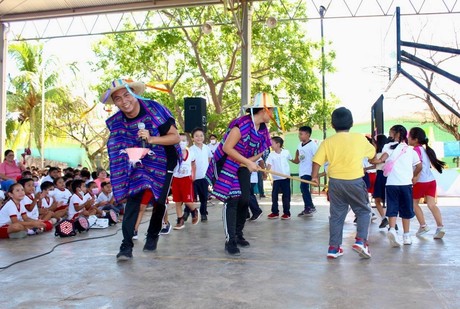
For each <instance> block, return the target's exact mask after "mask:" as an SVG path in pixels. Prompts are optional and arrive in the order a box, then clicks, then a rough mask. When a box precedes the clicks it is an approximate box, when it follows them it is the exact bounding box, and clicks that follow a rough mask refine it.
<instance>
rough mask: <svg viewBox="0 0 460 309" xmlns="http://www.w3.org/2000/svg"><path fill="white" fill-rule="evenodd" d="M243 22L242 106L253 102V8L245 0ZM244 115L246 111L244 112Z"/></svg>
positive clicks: (243, 3) (243, 2)
mask: <svg viewBox="0 0 460 309" xmlns="http://www.w3.org/2000/svg"><path fill="white" fill-rule="evenodd" d="M241 4H242V10H243V20H242V32H243V33H242V39H243V42H242V49H241V72H242V74H241V106H244V105H246V104H249V102H250V101H251V44H252V42H251V41H252V7H251V4H250V3H249V2H248V1H247V0H245V1H242V2H241ZM242 113H244V111H242Z"/></svg>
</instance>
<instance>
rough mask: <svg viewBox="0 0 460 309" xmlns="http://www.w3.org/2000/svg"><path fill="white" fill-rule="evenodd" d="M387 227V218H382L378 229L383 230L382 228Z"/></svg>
mask: <svg viewBox="0 0 460 309" xmlns="http://www.w3.org/2000/svg"><path fill="white" fill-rule="evenodd" d="M387 225H388V219H387V218H383V219H382V222H381V223H380V225H379V229H383V228H385V227H386V226H387Z"/></svg>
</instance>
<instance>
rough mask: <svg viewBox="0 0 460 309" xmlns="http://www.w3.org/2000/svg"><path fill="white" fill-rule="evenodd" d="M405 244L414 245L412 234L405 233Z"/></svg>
mask: <svg viewBox="0 0 460 309" xmlns="http://www.w3.org/2000/svg"><path fill="white" fill-rule="evenodd" d="M403 244H405V245H412V237H411V236H410V235H403Z"/></svg>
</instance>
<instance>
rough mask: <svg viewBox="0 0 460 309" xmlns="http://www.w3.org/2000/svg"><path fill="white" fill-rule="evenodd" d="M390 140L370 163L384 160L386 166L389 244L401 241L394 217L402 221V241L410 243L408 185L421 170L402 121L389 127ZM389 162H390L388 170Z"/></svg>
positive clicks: (411, 207)
mask: <svg viewBox="0 0 460 309" xmlns="http://www.w3.org/2000/svg"><path fill="white" fill-rule="evenodd" d="M390 131H391V134H392V135H393V136H394V142H391V143H388V144H386V145H385V146H384V147H383V150H382V153H383V154H382V156H381V157H380V159H378V160H377V159H376V160H375V161H374V162H373V163H382V162H385V167H384V170H387V172H386V174H387V184H386V197H387V213H386V214H387V217H388V222H389V225H390V229H389V231H388V233H387V237H388V239H389V241H390V245H391V246H392V247H400V246H401V241H400V240H399V237H398V235H397V233H396V229H395V227H396V217H397V216H398V214H399V216H400V217H401V219H402V223H403V230H404V234H403V244H404V245H410V244H412V238H411V236H410V233H409V231H410V220H411V219H412V218H413V217H414V206H413V205H414V204H413V200H412V185H413V184H414V183H415V180H416V178H417V176H418V174H419V173H420V171H421V170H422V164H421V162H420V159H419V157H418V155H417V153H416V152H415V151H414V150H413V149H412V147H409V146H408V145H407V130H406V128H405V127H404V126H402V125H394V126H393V127H391V129H390ZM389 166H392V168H391V170H390V168H389Z"/></svg>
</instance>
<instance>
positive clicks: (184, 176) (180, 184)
mask: <svg viewBox="0 0 460 309" xmlns="http://www.w3.org/2000/svg"><path fill="white" fill-rule="evenodd" d="M180 139H181V141H180V147H181V151H182V162H181V164H180V165H178V166H176V168H175V169H174V174H173V181H172V195H173V201H174V202H175V204H176V214H177V224H176V225H175V226H174V227H173V229H175V230H181V229H183V228H184V227H185V223H184V222H185V220H184V215H183V213H182V204H185V207H186V208H188V209H189V211H190V212H191V213H192V224H197V223H198V220H199V216H198V209H197V207H196V206H195V205H194V204H193V198H194V197H193V196H194V194H193V178H194V175H195V170H196V164H195V161H196V158H195V154H194V153H193V152H191V151H190V150H189V149H187V144H188V143H187V136H186V135H185V134H184V133H181V134H180Z"/></svg>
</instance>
